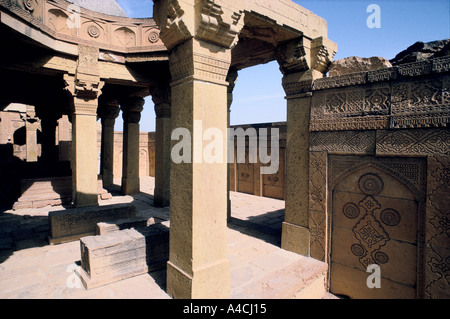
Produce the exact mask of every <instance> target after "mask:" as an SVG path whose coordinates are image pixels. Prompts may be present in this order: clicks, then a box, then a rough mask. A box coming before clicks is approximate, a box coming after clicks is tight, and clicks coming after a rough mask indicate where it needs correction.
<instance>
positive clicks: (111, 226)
mask: <svg viewBox="0 0 450 319" xmlns="http://www.w3.org/2000/svg"><path fill="white" fill-rule="evenodd" d="M162 221H163V220H162V219H159V218H157V217H152V218H147V217H135V218H126V219H120V220H116V221H111V222H104V223H98V224H97V235H105V234H109V233H112V232H115V231H119V230H125V229H131V228H145V227H148V226H151V225H154V224H157V223H160V222H162Z"/></svg>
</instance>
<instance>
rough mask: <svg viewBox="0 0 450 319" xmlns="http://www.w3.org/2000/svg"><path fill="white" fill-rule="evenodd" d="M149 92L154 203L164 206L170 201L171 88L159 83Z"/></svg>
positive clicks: (157, 205)
mask: <svg viewBox="0 0 450 319" xmlns="http://www.w3.org/2000/svg"><path fill="white" fill-rule="evenodd" d="M151 94H152V98H153V102H154V103H155V113H156V143H155V194H154V197H155V199H154V204H155V206H156V207H166V206H169V203H170V143H171V135H172V119H171V103H172V102H171V89H170V86H169V84H167V85H159V86H156V87H153V88H152V89H151Z"/></svg>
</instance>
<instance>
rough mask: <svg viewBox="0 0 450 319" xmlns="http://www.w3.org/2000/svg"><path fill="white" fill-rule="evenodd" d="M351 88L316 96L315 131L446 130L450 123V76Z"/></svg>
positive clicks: (313, 105)
mask: <svg viewBox="0 0 450 319" xmlns="http://www.w3.org/2000/svg"><path fill="white" fill-rule="evenodd" d="M385 70H389V69H385ZM384 73H385V74H386V72H384ZM361 74H362V73H361ZM361 74H359V75H360V76H361ZM380 74H383V72H381V71H380ZM349 76H350V77H351V76H353V75H349ZM332 79H334V78H329V80H332ZM327 80H328V79H327ZM317 83H318V81H315V83H314V88H317ZM350 86H351V87H345V88H333V89H328V90H319V91H315V92H314V94H313V98H312V109H311V130H312V131H330V130H361V129H388V128H389V129H401V128H429V127H431V128H433V127H447V126H448V123H449V121H450V98H449V91H450V75H443V76H442V75H441V76H433V77H426V78H420V79H416V78H413V79H403V80H402V81H397V80H396V81H394V82H392V81H386V82H380V83H377V84H366V85H360V86H353V85H350Z"/></svg>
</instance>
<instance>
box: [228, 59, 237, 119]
mask: <svg viewBox="0 0 450 319" xmlns="http://www.w3.org/2000/svg"><path fill="white" fill-rule="evenodd" d="M237 80H238V71H237V70H236V69H235V68H231V69H230V70H229V71H228V75H227V80H226V81H227V82H228V88H227V103H228V111H230V108H231V104H232V103H233V91H234V88H235V86H236V82H237Z"/></svg>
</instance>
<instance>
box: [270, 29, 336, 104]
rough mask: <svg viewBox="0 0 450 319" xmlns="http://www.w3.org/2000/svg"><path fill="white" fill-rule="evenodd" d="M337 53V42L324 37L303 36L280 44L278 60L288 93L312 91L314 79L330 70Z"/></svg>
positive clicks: (295, 93) (290, 94) (289, 94)
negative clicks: (311, 37)
mask: <svg viewBox="0 0 450 319" xmlns="http://www.w3.org/2000/svg"><path fill="white" fill-rule="evenodd" d="M335 54H336V44H335V43H334V42H332V41H330V40H328V39H326V38H324V37H319V38H316V39H309V38H306V37H301V38H298V39H295V40H292V41H289V42H287V43H283V44H281V45H280V46H278V48H277V61H278V64H279V65H280V70H281V72H282V73H283V75H284V76H283V88H284V90H285V92H286V95H287V96H293V95H298V94H304V93H307V92H311V91H312V89H313V84H314V81H315V80H316V79H318V78H322V77H324V76H325V74H326V73H327V72H328V69H329V66H330V64H331V60H332V59H333V57H334V55H335Z"/></svg>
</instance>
